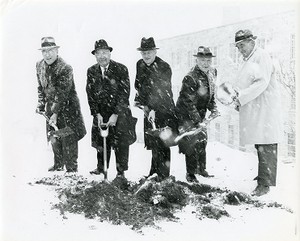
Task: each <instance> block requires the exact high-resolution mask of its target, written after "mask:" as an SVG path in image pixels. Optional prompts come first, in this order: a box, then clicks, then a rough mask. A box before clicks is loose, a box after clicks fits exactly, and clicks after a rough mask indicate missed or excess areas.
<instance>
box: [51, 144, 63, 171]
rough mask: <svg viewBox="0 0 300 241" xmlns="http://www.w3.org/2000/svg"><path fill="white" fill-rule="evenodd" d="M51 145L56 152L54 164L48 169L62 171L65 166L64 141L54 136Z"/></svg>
mask: <svg viewBox="0 0 300 241" xmlns="http://www.w3.org/2000/svg"><path fill="white" fill-rule="evenodd" d="M51 145H52V150H53V153H54V166H53V167H51V168H49V169H48V170H49V171H61V170H63V168H64V160H63V147H62V141H61V140H58V139H57V138H54V139H53V141H51Z"/></svg>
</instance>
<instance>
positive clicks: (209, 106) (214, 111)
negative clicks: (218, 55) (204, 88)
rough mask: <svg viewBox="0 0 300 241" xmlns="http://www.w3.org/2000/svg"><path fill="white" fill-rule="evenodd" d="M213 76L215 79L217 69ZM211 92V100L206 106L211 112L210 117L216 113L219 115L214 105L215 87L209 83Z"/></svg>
mask: <svg viewBox="0 0 300 241" xmlns="http://www.w3.org/2000/svg"><path fill="white" fill-rule="evenodd" d="M214 76H215V79H216V77H217V69H214ZM211 91H212V96H211V99H210V101H209V103H208V105H207V109H208V110H209V111H210V112H211V115H215V114H216V113H219V111H218V107H217V104H216V98H215V93H216V85H215V83H214V82H212V83H211Z"/></svg>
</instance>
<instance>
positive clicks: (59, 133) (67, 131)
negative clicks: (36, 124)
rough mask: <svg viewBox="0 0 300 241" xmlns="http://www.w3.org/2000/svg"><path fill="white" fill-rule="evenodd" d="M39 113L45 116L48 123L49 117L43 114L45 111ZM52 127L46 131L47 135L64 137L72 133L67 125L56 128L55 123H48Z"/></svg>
mask: <svg viewBox="0 0 300 241" xmlns="http://www.w3.org/2000/svg"><path fill="white" fill-rule="evenodd" d="M40 114H41V115H42V116H44V117H45V119H46V120H47V122H48V123H49V121H50V118H49V117H48V116H47V115H46V114H45V112H40ZM50 125H51V126H52V127H53V128H54V131H49V132H48V133H47V135H48V136H49V137H50V139H51V137H55V138H58V139H59V138H63V137H66V136H69V135H71V134H73V133H74V131H73V130H72V129H71V128H70V127H69V126H66V127H64V128H62V129H58V127H57V125H55V124H54V123H52V124H50Z"/></svg>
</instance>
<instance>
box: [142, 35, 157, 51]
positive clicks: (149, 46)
mask: <svg viewBox="0 0 300 241" xmlns="http://www.w3.org/2000/svg"><path fill="white" fill-rule="evenodd" d="M153 49H159V48H157V47H156V45H155V42H154V39H153V38H152V37H150V38H148V39H147V38H145V37H144V38H142V40H141V46H140V47H138V48H137V50H139V51H147V50H153Z"/></svg>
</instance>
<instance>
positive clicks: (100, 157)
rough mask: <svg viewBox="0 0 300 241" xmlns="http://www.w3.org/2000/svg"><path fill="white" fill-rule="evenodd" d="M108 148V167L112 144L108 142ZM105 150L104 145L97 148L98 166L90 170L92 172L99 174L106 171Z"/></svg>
mask: <svg viewBox="0 0 300 241" xmlns="http://www.w3.org/2000/svg"><path fill="white" fill-rule="evenodd" d="M102 143H103V142H102ZM106 150H107V168H108V166H109V160H110V155H111V146H110V144H108V143H106ZM103 152H104V149H103V147H100V148H99V149H97V160H98V162H97V168H96V169H95V170H93V171H90V173H91V174H95V175H99V174H101V173H104V159H103Z"/></svg>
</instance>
